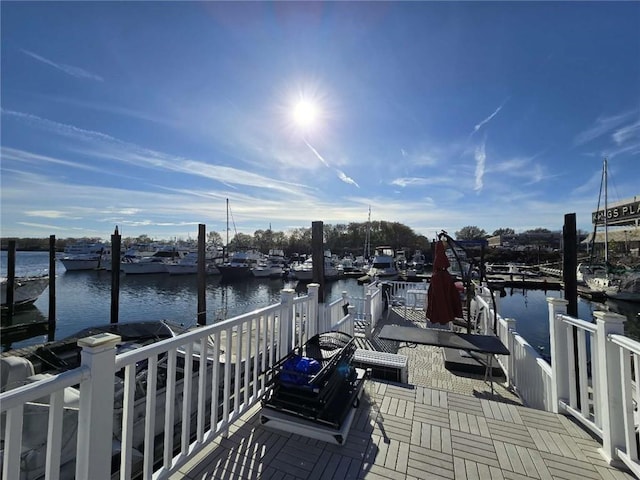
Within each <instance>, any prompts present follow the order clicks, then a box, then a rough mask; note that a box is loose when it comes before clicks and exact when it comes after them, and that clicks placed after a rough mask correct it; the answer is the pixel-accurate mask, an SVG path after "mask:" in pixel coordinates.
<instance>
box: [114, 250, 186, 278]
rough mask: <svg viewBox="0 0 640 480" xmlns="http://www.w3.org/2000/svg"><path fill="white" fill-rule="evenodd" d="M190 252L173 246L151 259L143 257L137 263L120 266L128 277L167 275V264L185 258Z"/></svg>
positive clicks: (157, 253)
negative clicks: (153, 274) (155, 274)
mask: <svg viewBox="0 0 640 480" xmlns="http://www.w3.org/2000/svg"><path fill="white" fill-rule="evenodd" d="M187 253H188V252H186V251H184V250H181V249H177V248H174V247H171V246H168V247H165V248H163V249H161V250H158V251H157V252H156V253H154V254H153V255H152V256H150V257H142V258H141V259H140V260H138V261H137V262H127V263H122V264H120V270H122V271H123V272H124V273H125V274H127V275H144V274H152V273H167V264H168V263H169V262H171V261H175V260H179V259H181V258H184V257H185V256H186V255H187Z"/></svg>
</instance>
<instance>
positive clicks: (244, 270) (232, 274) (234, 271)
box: [218, 265, 252, 281]
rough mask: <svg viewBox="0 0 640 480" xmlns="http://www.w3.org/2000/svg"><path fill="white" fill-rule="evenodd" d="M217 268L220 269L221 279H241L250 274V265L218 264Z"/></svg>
mask: <svg viewBox="0 0 640 480" xmlns="http://www.w3.org/2000/svg"><path fill="white" fill-rule="evenodd" d="M218 270H220V275H222V280H223V281H236V280H243V279H245V278H249V277H251V276H252V274H251V267H249V266H247V265H242V266H235V265H220V266H219V267H218Z"/></svg>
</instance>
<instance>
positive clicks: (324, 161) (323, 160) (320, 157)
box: [304, 140, 330, 168]
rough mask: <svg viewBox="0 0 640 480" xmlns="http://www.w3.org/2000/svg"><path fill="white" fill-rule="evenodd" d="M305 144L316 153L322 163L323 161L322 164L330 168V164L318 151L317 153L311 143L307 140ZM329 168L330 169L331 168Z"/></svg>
mask: <svg viewBox="0 0 640 480" xmlns="http://www.w3.org/2000/svg"><path fill="white" fill-rule="evenodd" d="M304 143H306V144H307V147H309V148H310V149H311V151H312V152H313V153H315V155H316V157H318V158H319V159H320V161H321V162H322V163H324V165H325V167H329V163H328V162H327V161H326V160H325V159H324V158H322V155H320V154H319V153H318V151H317V150H316V149H315V148H313V147H312V146H311V144H310V143H309V142H307V141H306V140H305V141H304ZM329 168H330V167H329Z"/></svg>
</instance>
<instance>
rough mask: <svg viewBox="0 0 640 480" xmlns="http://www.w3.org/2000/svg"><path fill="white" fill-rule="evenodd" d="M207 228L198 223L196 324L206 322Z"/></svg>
mask: <svg viewBox="0 0 640 480" xmlns="http://www.w3.org/2000/svg"><path fill="white" fill-rule="evenodd" d="M206 239H207V229H206V226H205V225H204V224H203V223H200V224H199V225H198V325H206V324H207V296H206V292H207V264H206V262H207V259H206V255H205V243H206Z"/></svg>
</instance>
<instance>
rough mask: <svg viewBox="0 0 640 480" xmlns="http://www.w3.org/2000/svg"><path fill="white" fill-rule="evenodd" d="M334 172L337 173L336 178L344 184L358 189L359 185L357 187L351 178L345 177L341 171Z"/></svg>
mask: <svg viewBox="0 0 640 480" xmlns="http://www.w3.org/2000/svg"><path fill="white" fill-rule="evenodd" d="M336 172H338V178H339V179H340V180H342V181H343V182H344V183H350V184H351V185H355V186H356V187H358V188H360V185H358V184H357V183H356V181H355V180H354V179H353V178H351V177H348V176H347V175H345V173H344V172H343V171H342V170H338V169H336Z"/></svg>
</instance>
